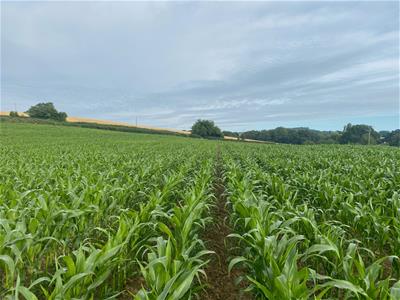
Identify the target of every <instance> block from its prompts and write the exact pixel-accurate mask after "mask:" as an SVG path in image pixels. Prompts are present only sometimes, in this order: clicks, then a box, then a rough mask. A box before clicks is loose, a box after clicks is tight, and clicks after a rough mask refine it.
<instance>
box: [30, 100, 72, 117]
mask: <svg viewBox="0 0 400 300" xmlns="http://www.w3.org/2000/svg"><path fill="white" fill-rule="evenodd" d="M26 113H27V114H28V115H29V116H30V117H32V118H38V119H53V120H57V121H65V120H66V119H67V114H66V113H65V112H58V111H57V110H56V108H55V107H54V104H53V103H52V102H47V103H39V104H36V105H34V106H31V108H29V109H28V111H26Z"/></svg>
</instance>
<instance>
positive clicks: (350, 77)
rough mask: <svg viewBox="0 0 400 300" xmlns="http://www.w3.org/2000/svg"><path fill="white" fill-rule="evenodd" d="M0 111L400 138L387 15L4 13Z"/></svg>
mask: <svg viewBox="0 0 400 300" xmlns="http://www.w3.org/2000/svg"><path fill="white" fill-rule="evenodd" d="M1 59H2V62H1V110H3V111H4V110H13V109H14V106H16V107H17V109H18V110H19V111H23V110H26V109H28V108H29V106H31V105H33V104H35V103H37V102H43V101H45V102H47V101H52V102H54V103H55V105H56V107H57V108H58V109H59V110H62V111H66V112H67V113H68V114H69V115H71V116H80V117H89V118H98V119H108V120H116V121H125V122H132V123H134V122H135V118H136V117H138V120H139V123H142V124H148V125H153V126H160V127H169V128H179V129H188V128H190V126H191V125H192V123H193V122H194V121H195V120H196V119H198V118H206V119H212V120H214V121H215V122H216V123H217V125H219V126H220V127H221V128H222V129H225V130H238V131H244V130H251V129H269V128H275V127H277V126H287V127H299V126H308V127H310V128H315V129H323V130H329V129H332V130H337V129H342V128H343V125H344V124H346V123H348V122H351V123H366V124H370V125H373V126H374V127H375V128H376V129H378V130H383V129H390V130H391V129H395V128H399V127H400V124H399V114H400V112H399V3H398V2H395V1H393V2H335V3H334V2H316V1H314V2H300V1H293V2H277V1H275V2H190V3H184V2H147V3H145V2H2V3H1Z"/></svg>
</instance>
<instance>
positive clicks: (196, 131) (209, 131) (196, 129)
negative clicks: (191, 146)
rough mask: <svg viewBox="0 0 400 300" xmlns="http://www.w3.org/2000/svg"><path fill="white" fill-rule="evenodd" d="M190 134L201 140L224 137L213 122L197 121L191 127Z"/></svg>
mask: <svg viewBox="0 0 400 300" xmlns="http://www.w3.org/2000/svg"><path fill="white" fill-rule="evenodd" d="M192 134H193V135H198V136H201V137H203V138H222V137H223V136H224V135H223V134H222V132H221V129H219V128H218V127H217V126H215V124H214V122H213V121H210V120H197V121H196V123H194V124H193V126H192Z"/></svg>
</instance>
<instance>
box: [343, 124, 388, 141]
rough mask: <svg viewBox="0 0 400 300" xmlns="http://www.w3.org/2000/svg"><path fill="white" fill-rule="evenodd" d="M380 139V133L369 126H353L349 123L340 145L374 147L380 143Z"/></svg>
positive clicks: (344, 130)
mask: <svg viewBox="0 0 400 300" xmlns="http://www.w3.org/2000/svg"><path fill="white" fill-rule="evenodd" d="M379 137H380V136H379V133H378V132H376V131H375V130H374V129H373V128H372V127H371V126H369V125H351V124H350V123H349V124H347V125H346V126H345V127H344V129H343V133H342V136H341V137H340V143H341V144H363V145H369V144H371V145H372V144H376V143H377V142H378V141H379Z"/></svg>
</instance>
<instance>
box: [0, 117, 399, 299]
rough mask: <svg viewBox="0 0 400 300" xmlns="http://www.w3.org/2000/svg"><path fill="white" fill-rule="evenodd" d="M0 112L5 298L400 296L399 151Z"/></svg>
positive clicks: (0, 248) (0, 256)
mask: <svg viewBox="0 0 400 300" xmlns="http://www.w3.org/2000/svg"><path fill="white" fill-rule="evenodd" d="M0 125H1V133H0V155H1V161H0V282H1V286H0V298H1V299H189V298H196V297H198V298H199V299H206V298H207V299H239V298H240V297H242V298H243V299H400V275H399V274H400V262H399V258H398V257H399V256H400V150H399V148H395V147H384V146H351V145H343V146H342V145H319V146H292V145H269V144H247V143H238V142H226V141H225V142H224V141H208V140H201V139H189V138H184V137H175V136H161V135H146V134H132V133H124V132H112V131H103V130H94V129H85V128H72V127H64V126H49V125H34V124H24V123H7V122H4V123H2V124H0ZM218 208H219V214H220V215H219V216H218V212H216V211H217V210H218ZM221 228H225V229H226V230H222V229H221ZM221 234H223V240H224V241H223V242H221V238H222V237H221ZM213 239H215V240H213ZM216 244H217V246H215V245H216ZM213 245H214V246H213ZM221 245H222V246H224V245H225V246H224V247H225V248H224V249H222V250H221ZM224 253H225V254H224ZM222 258H223V259H222ZM220 269H221V270H220ZM214 272H220V273H218V274H223V275H221V276H223V277H221V276H220V277H221V278H222V280H224V282H218V280H219V279H218V276H215V274H214ZM221 278H220V280H221ZM227 281H232V282H233V281H240V282H239V283H238V284H237V285H235V287H234V288H233V287H231V286H233V285H231V284H229V282H227ZM229 287H231V290H226V289H227V288H229ZM216 289H219V290H218V291H216ZM224 293H229V297H228V294H224ZM232 293H233V294H232ZM213 295H214V296H213ZM215 295H217V296H215Z"/></svg>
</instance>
